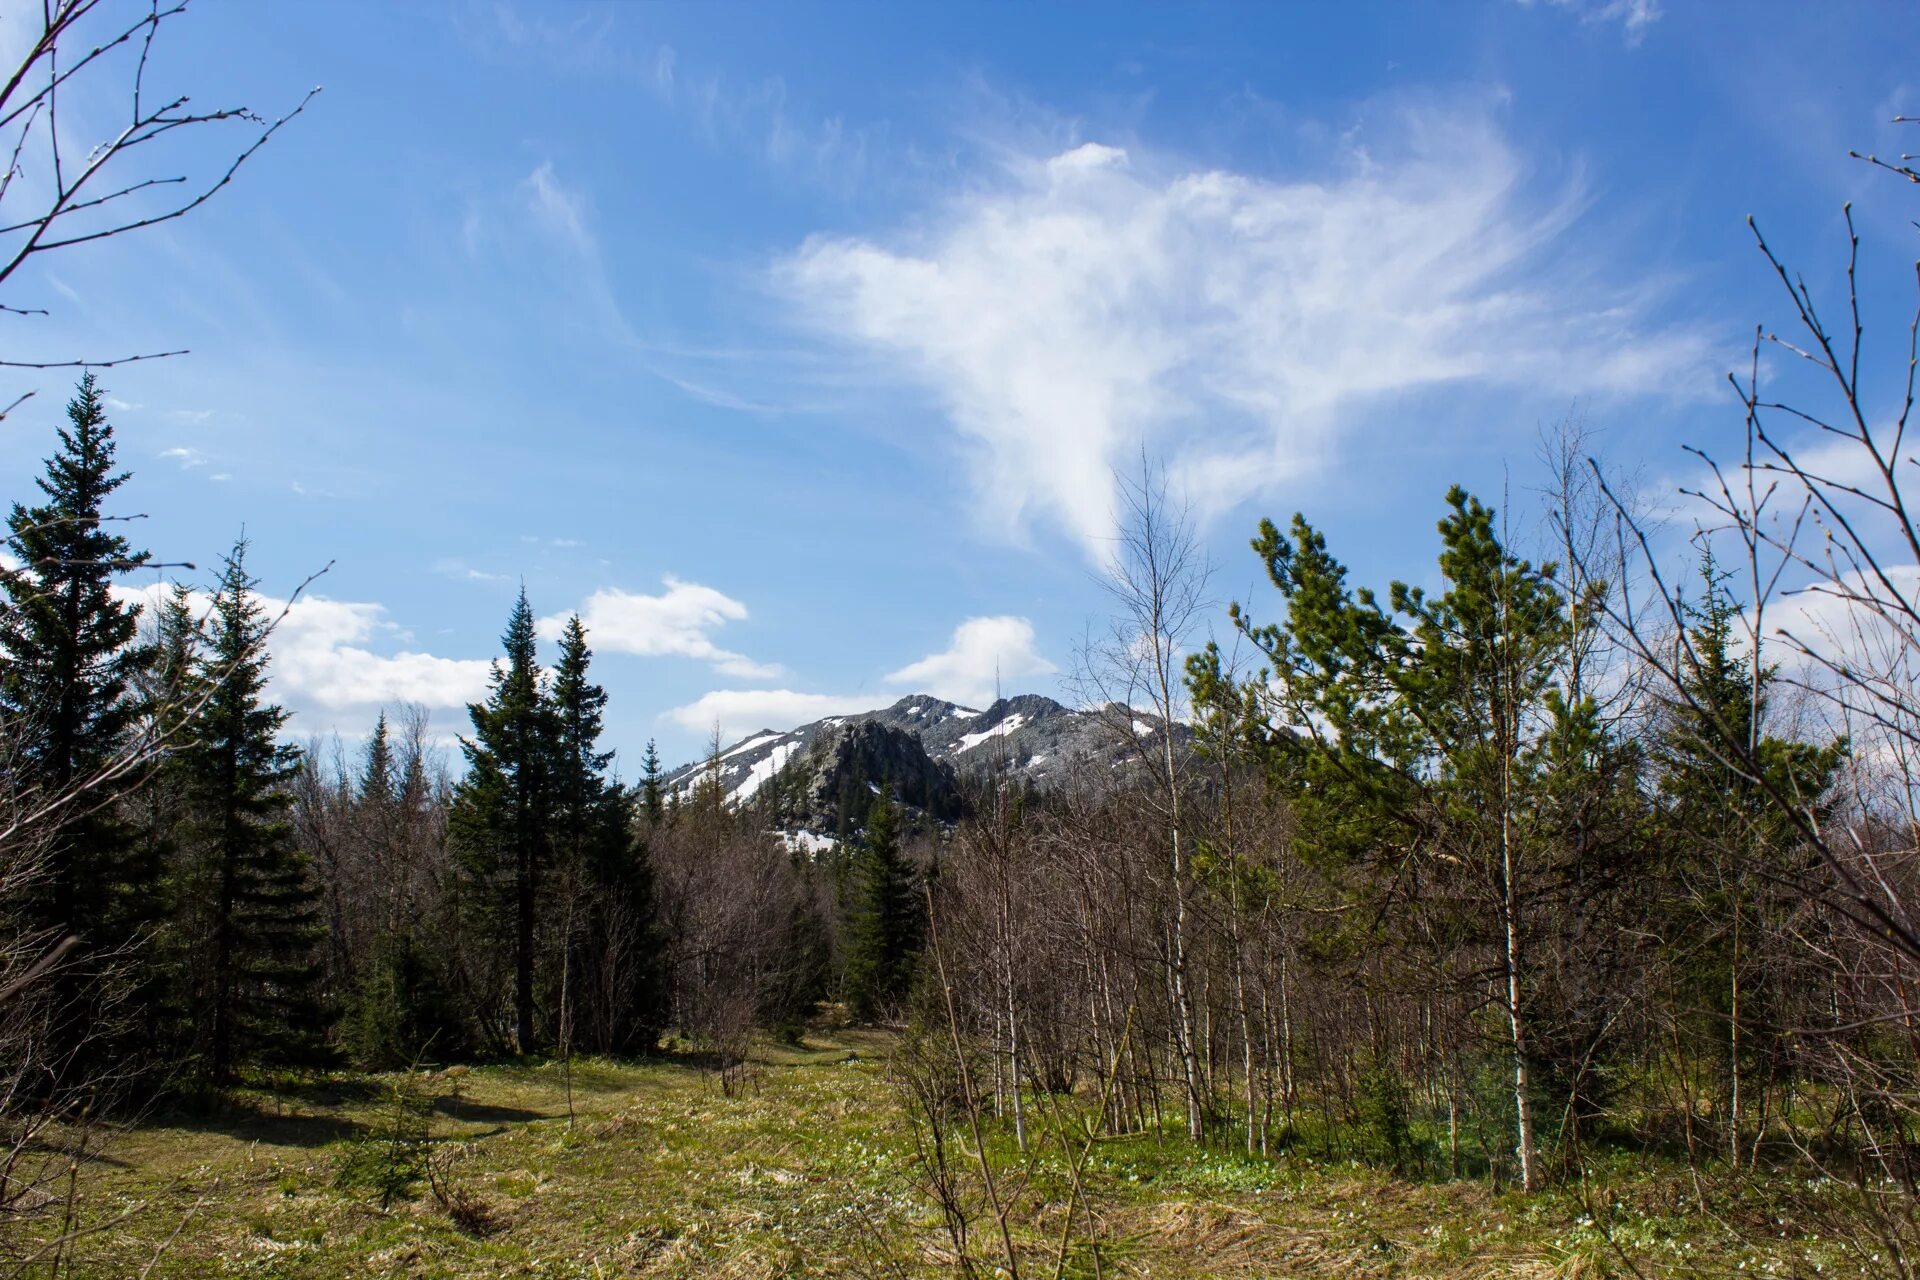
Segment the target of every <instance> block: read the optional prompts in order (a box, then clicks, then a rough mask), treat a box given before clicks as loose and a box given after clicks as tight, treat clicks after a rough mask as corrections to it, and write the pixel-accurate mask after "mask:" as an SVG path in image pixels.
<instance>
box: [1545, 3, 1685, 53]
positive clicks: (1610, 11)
mask: <svg viewBox="0 0 1920 1280" xmlns="http://www.w3.org/2000/svg"><path fill="white" fill-rule="evenodd" d="M1547 2H1548V3H1549V4H1551V5H1552V6H1553V7H1554V8H1556V9H1565V10H1567V11H1568V12H1570V13H1573V14H1576V15H1578V16H1579V19H1580V21H1581V23H1582V24H1583V25H1586V24H1592V23H1601V22H1618V23H1619V24H1620V29H1621V32H1622V34H1623V35H1625V37H1626V41H1627V43H1628V44H1629V45H1637V44H1639V43H1640V41H1641V40H1643V39H1645V38H1646V34H1647V28H1649V27H1651V26H1652V25H1653V24H1654V23H1656V22H1658V21H1659V20H1660V17H1661V8H1660V0H1547ZM1520 3H1521V4H1522V5H1529V6H1530V5H1532V4H1533V3H1534V0H1520Z"/></svg>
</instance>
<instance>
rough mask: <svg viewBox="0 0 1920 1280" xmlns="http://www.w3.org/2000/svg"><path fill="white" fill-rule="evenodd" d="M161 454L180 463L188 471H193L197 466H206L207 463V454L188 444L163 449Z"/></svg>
mask: <svg viewBox="0 0 1920 1280" xmlns="http://www.w3.org/2000/svg"><path fill="white" fill-rule="evenodd" d="M160 456H161V457H163V458H166V459H168V460H170V461H173V462H177V463H179V464H180V466H181V467H182V468H183V469H185V470H188V471H191V470H192V469H193V468H195V467H204V466H206V465H207V455H206V454H204V453H202V452H200V450H198V449H195V448H191V447H190V446H187V445H176V446H175V447H174V448H171V449H162V450H161V451H160Z"/></svg>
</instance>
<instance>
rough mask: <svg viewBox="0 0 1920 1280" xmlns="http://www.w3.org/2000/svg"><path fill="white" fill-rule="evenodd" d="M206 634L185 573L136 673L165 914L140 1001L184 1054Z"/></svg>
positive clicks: (159, 900) (141, 820)
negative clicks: (190, 853) (191, 756)
mask: <svg viewBox="0 0 1920 1280" xmlns="http://www.w3.org/2000/svg"><path fill="white" fill-rule="evenodd" d="M205 640H206V637H205V636H204V635H203V634H202V631H201V621H200V619H199V618H198V617H196V616H195V614H194V610H193V593H192V592H191V591H189V590H188V589H187V587H185V586H184V585H182V584H180V583H175V584H173V586H172V587H171V589H170V590H169V591H168V592H167V594H166V595H165V596H163V597H162V598H161V600H160V602H159V604H158V605H157V606H156V607H155V609H154V613H153V622H152V631H151V633H150V639H149V649H150V660H149V661H148V662H147V663H146V665H145V666H143V667H142V669H141V670H140V672H139V674H138V676H137V679H136V687H137V692H136V695H135V696H136V703H137V708H138V710H137V712H136V716H137V720H138V725H139V727H138V729H137V730H136V732H138V733H140V734H141V735H143V736H144V737H145V738H146V739H147V740H148V741H149V742H151V743H152V744H153V746H154V751H155V755H154V760H153V763H152V765H151V766H150V767H149V768H148V769H147V771H146V773H145V775H144V776H143V777H142V778H141V779H140V782H139V785H138V787H137V788H136V789H135V790H134V792H133V795H132V796H131V797H130V803H129V804H128V806H127V815H128V821H129V823H130V824H131V826H132V827H133V829H134V832H135V840H136V843H137V846H138V850H139V852H138V853H137V854H136V857H137V858H138V859H140V860H141V862H142V864H143V865H144V866H146V867H149V868H152V869H153V873H154V877H155V881H156V885H157V892H156V893H155V894H154V895H153V898H154V901H153V904H152V911H151V914H152V915H153V916H154V917H155V919H156V922H157V923H156V927H155V929H154V931H153V936H152V940H151V942H150V943H149V945H148V946H147V948H146V954H147V963H146V964H145V965H144V966H143V968H144V969H145V970H146V974H145V978H146V981H145V983H144V986H145V990H144V991H143V992H142V993H140V995H139V997H138V998H137V999H136V1001H135V1007H136V1008H137V1009H138V1010H139V1012H140V1014H141V1018H142V1021H143V1023H144V1032H145V1034H146V1035H147V1038H148V1042H149V1043H150V1044H151V1045H153V1046H156V1047H159V1048H161V1049H162V1050H163V1052H165V1053H166V1054H167V1055H169V1056H172V1057H175V1058H178V1057H180V1056H182V1055H184V1054H186V1053H187V1052H188V1051H189V1048H190V1045H191V1043H192V1038H193V1035H192V1030H191V1027H192V998H191V994H190V993H191V991H192V990H193V984H192V980H191V976H190V975H191V973H192V971H193V937H194V934H193V930H192V921H193V920H194V918H195V916H196V915H197V913H198V912H199V911H200V910H201V908H202V904H204V901H205V896H204V894H202V893H200V892H199V890H200V886H199V885H198V884H197V883H196V879H195V867H194V865H193V864H192V862H191V861H189V860H188V859H187V858H186V857H185V854H186V851H187V848H188V841H189V840H190V836H191V833H190V831H189V826H190V824H189V818H190V817H191V815H192V798H193V797H192V792H191V788H190V785H189V778H188V768H187V759H188V748H189V747H190V746H191V745H192V742H193V734H194V732H195V727H194V721H195V720H196V718H197V717H198V715H199V713H200V711H201V710H202V709H203V708H202V706H201V702H202V700H203V699H204V697H205V695H206V689H205V687H204V685H203V683H202V681H201V670H202V666H203V663H202V650H203V648H204V645H205Z"/></svg>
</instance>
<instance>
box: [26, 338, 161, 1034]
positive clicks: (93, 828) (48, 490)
mask: <svg viewBox="0 0 1920 1280" xmlns="http://www.w3.org/2000/svg"><path fill="white" fill-rule="evenodd" d="M59 440H60V444H59V448H58V450H57V451H56V452H55V453H54V455H53V456H52V457H51V458H49V459H47V464H46V473H45V475H43V476H42V477H40V479H39V481H38V484H39V487H40V491H41V494H42V495H43V497H44V501H42V502H39V503H37V504H35V505H33V506H22V505H20V504H18V503H16V504H15V505H14V507H13V510H12V512H11V513H10V514H9V515H8V517H7V547H8V550H9V551H10V552H11V553H12V554H13V556H14V557H15V558H16V559H17V560H18V561H19V562H20V564H19V567H18V568H17V569H12V570H0V590H4V592H5V596H6V602H7V605H8V607H7V608H5V609H0V721H3V722H4V725H5V728H6V734H7V737H8V739H9V740H10V741H11V743H12V744H14V750H15V752H16V755H15V758H13V759H11V760H9V761H8V762H7V765H6V768H7V769H8V770H9V771H10V772H11V773H12V774H13V778H14V780H15V781H16V782H18V783H23V784H25V787H26V788H27V789H28V791H29V792H30V794H31V795H32V796H33V801H32V802H30V803H31V805H34V806H43V807H45V809H46V810H47V811H48V818H47V820H46V822H45V823H44V831H45V849H46V857H47V859H48V865H47V868H46V875H45V880H44V892H43V894H42V897H41V900H40V902H39V903H38V904H37V906H36V908H35V909H34V910H33V911H32V913H31V919H32V921H33V923H34V925H35V926H37V928H39V929H40V930H43V931H44V932H45V933H46V934H48V935H49V937H50V938H59V937H67V936H72V937H77V938H79V939H82V940H83V942H84V944H85V945H84V947H83V949H82V951H81V952H80V953H79V958H78V960H77V961H76V962H74V963H70V964H68V965H65V966H63V967H62V968H61V969H60V970H59V971H57V973H56V975H55V986H56V996H55V998H56V1004H57V1006H58V1007H60V1008H61V1009H63V1010H64V1011H65V1012H64V1014H63V1015H62V1016H61V1017H60V1018H59V1019H57V1020H56V1027H55V1032H54V1038H55V1044H54V1046H53V1060H54V1061H56V1062H62V1063H64V1062H67V1061H68V1060H69V1059H70V1058H71V1056H72V1055H73V1054H74V1053H75V1052H76V1051H77V1050H78V1048H79V1046H80V1043H81V1041H82V1040H84V1039H85V1038H87V1036H88V1030H87V1024H88V1023H89V1022H90V1021H92V1020H93V1019H94V1017H95V1013H94V1012H93V1011H92V1006H93V1004H94V1003H96V1002H97V998H98V997H100V996H102V995H104V994H105V992H103V991H100V990H97V989H94V988H97V987H98V985H99V983H100V980H101V979H102V977H103V975H104V973H105V968H104V967H103V966H112V965H113V964H114V963H115V957H116V954H117V953H124V952H125V951H126V949H127V948H128V947H129V946H130V944H131V942H132V940H133V939H134V938H135V936H136V935H137V934H139V933H140V932H141V931H142V930H143V929H144V928H145V927H146V926H147V925H148V924H149V923H150V922H151V915H150V907H151V905H152V902H153V895H152V893H151V889H152V887H153V881H154V877H155V874H156V868H155V867H154V866H153V865H152V864H151V863H150V862H149V861H147V860H145V859H142V858H141V857H140V856H139V849H140V845H139V842H138V841H137V839H136V838H135V834H134V833H133V832H132V831H131V830H130V829H129V828H128V827H127V826H126V824H125V823H123V822H122V821H120V820H119V818H118V816H117V814H116V813H115V811H114V807H113V801H114V799H115V797H116V796H117V795H118V794H119V793H121V792H122V791H123V790H124V789H125V787H126V785H127V784H128V782H129V778H127V777H125V776H122V777H117V778H111V779H109V778H108V777H107V776H106V774H107V773H108V772H110V769H109V766H110V764H111V762H112V761H114V759H115V758H116V756H117V755H118V754H119V753H120V752H122V751H123V750H125V749H126V748H127V746H128V740H129V736H130V733H131V731H132V728H133V725H134V715H135V704H134V698H133V697H132V693H133V681H134V679H135V677H136V676H137V675H138V673H139V670H140V667H141V664H142V663H143V662H144V661H145V658H146V654H145V650H144V649H143V648H141V647H140V646H139V645H137V644H136V643H135V638H136V634H137V632H138V628H139V609H138V607H137V606H135V605H130V604H127V603H125V602H123V601H121V600H118V599H115V598H114V595H113V583H114V580H115V578H116V577H118V576H120V575H122V574H124V573H126V572H127V571H128V570H130V569H133V568H136V567H138V566H139V565H141V564H144V563H145V562H146V560H147V555H146V553H145V552H136V551H135V550H133V548H132V546H131V545H130V544H129V543H128V541H127V539H126V538H124V537H122V536H121V535H120V534H118V533H116V532H112V531H111V530H110V529H109V527H108V525H107V522H108V521H109V520H110V519H111V517H109V516H107V515H106V514H105V510H104V508H105V505H106V502H107V500H108V499H109V498H111V497H112V496H113V494H114V492H115V491H116V490H118V489H119V488H120V486H121V485H122V484H123V483H125V481H126V479H127V473H126V472H124V471H118V470H116V469H115V465H114V453H115V445H114V439H113V428H112V426H111V425H110V424H109V423H108V422H107V415H106V408H105V405H104V403H103V395H102V392H101V391H100V388H99V386H98V384H97V383H96V382H95V381H94V378H93V375H92V374H90V373H89V374H87V375H85V376H84V377H82V378H81V379H80V385H79V388H78V389H77V390H76V391H75V393H74V397H73V399H72V401H71V402H69V403H68V405H67V424H66V425H65V426H63V427H62V428H60V432H59ZM122 958H124V957H123V956H122ZM121 967H123V968H124V965H122V966H121ZM90 989H92V990H90Z"/></svg>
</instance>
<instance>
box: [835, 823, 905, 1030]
mask: <svg viewBox="0 0 1920 1280" xmlns="http://www.w3.org/2000/svg"><path fill="white" fill-rule="evenodd" d="M854 875H855V898H854V904H853V911H852V918H851V920H850V921H849V924H848V930H847V967H846V998H847V1004H848V1006H849V1008H850V1009H851V1010H852V1012H853V1016H854V1017H856V1018H859V1019H862V1020H867V1019H871V1018H873V1017H874V1016H875V1015H877V1014H878V1013H880V1012H882V1011H883V1010H884V1009H886V1008H887V1007H888V1006H890V1005H891V1004H893V1003H894V1002H895V1001H897V1000H899V999H900V998H901V997H902V996H904V995H905V994H906V992H907V988H908V986H909V985H910V984H911V982H912V978H913V966H914V962H915V960H916V959H917V957H918V954H919V949H920V922H921V910H920V901H919V897H918V895H917V893H916V891H915V884H914V879H915V877H914V872H913V867H912V865H911V864H909V863H908V862H907V860H906V858H905V857H904V856H903V855H902V853H901V850H900V811H899V810H898V809H897V808H895V807H894V805H893V802H892V800H891V799H890V798H889V797H888V796H887V795H886V794H885V792H884V790H883V793H882V794H881V795H880V797H879V798H877V799H876V800H875V801H874V802H873V804H872V806H871V807H870V808H869V809H868V810H867V824H866V829H865V830H864V831H863V832H862V833H861V838H860V848H859V853H858V854H857V855H856V856H855V862H854Z"/></svg>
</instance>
